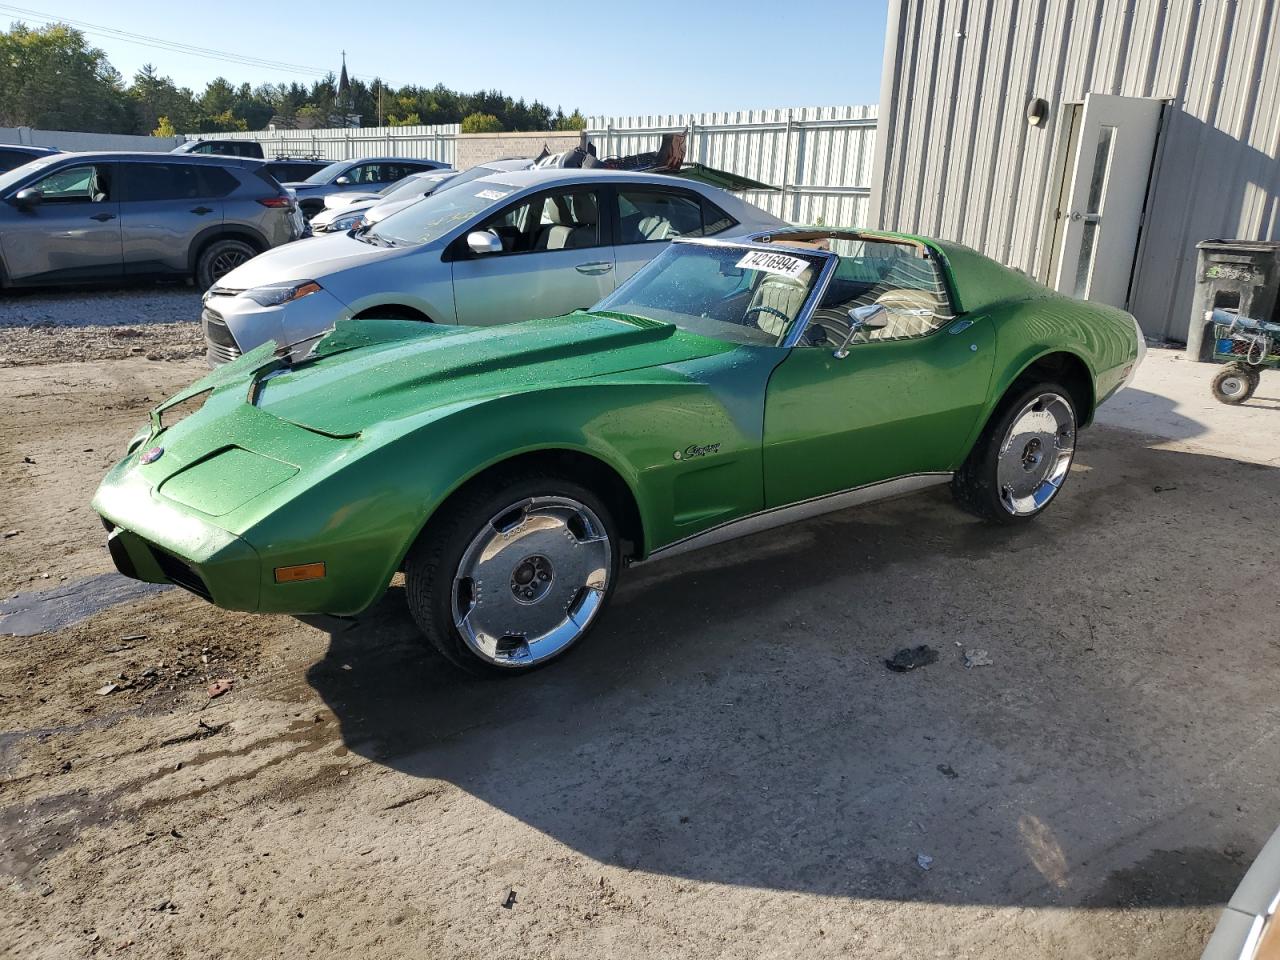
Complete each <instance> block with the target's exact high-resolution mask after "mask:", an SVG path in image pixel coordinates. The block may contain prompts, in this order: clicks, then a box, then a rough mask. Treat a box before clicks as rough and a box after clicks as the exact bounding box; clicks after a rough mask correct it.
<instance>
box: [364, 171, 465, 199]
mask: <svg viewBox="0 0 1280 960" xmlns="http://www.w3.org/2000/svg"><path fill="white" fill-rule="evenodd" d="M447 179H449V174H440V173H420V174H416V175H414V176H409V177H405V178H404V179H403V180H398V181H396V182H395V183H390V184H387V186H385V187H383V188H382V189H381V190H379V191H378V196H380V197H381V198H382V199H383V200H408V199H410V198H411V197H422V196H426V195H427V194H428V193H429V192H430V191H431V190H432V189H433V188H434V187H435V186H436V184H438V183H440V181H441V180H447Z"/></svg>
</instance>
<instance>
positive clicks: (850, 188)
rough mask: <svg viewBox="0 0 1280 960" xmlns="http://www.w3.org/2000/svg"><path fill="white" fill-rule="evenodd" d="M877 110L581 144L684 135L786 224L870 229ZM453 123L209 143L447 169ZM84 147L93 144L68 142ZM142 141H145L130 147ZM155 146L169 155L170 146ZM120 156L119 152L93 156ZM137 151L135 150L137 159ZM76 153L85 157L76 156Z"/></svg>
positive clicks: (618, 134)
mask: <svg viewBox="0 0 1280 960" xmlns="http://www.w3.org/2000/svg"><path fill="white" fill-rule="evenodd" d="M877 109H878V108H877V107H876V106H875V105H869V106H847V107H794V108H790V109H775V110H740V111H737V112H734V113H681V114H668V115H662V116H633V117H589V118H588V120H587V136H588V137H589V138H590V140H591V142H592V143H594V144H595V146H596V150H597V152H598V153H599V154H600V156H602V157H606V156H621V155H624V154H629V153H642V152H645V151H649V150H656V149H657V148H658V146H659V144H660V143H661V141H662V134H664V133H668V132H678V131H681V130H688V131H689V140H688V143H687V145H686V154H685V156H686V158H687V159H688V160H692V161H697V162H699V163H704V164H706V165H707V166H710V167H717V168H719V169H722V170H729V171H731V172H733V173H737V174H741V175H743V176H747V177H751V178H753V179H755V180H759V181H761V182H762V183H768V184H770V185H772V186H775V187H778V188H779V189H778V190H774V191H748V192H747V193H745V196H746V198H747V199H748V200H750V201H751V202H752V203H755V204H757V205H759V206H761V207H763V208H764V209H766V210H768V211H770V212H771V213H773V214H775V215H777V216H779V217H782V218H783V219H784V220H789V221H791V222H793V223H824V224H830V225H837V224H839V225H843V226H863V225H865V224H866V223H868V214H869V211H868V205H869V200H870V196H871V179H872V174H871V169H872V159H873V155H874V153H875V139H876V114H877ZM458 135H459V126H458V124H456V123H446V124H435V125H421V126H412V127H361V128H354V129H348V128H343V127H337V128H329V129H323V130H255V131H249V132H245V133H220V134H207V135H206V136H216V137H218V138H219V139H236V140H254V141H257V142H258V143H260V144H262V149H263V151H264V152H265V153H266V155H267V156H268V157H274V156H315V157H319V158H321V159H324V160H352V159H357V158H360V157H376V156H401V157H421V158H424V159H429V160H439V161H442V162H444V163H450V164H452V163H454V162H455V158H456V156H457V152H456V150H455V146H456V138H457V137H458ZM68 136H77V137H81V138H92V137H95V136H100V135H96V134H72V135H68ZM128 139H131V140H134V141H146V140H148V139H150V138H146V137H135V138H128ZM153 142H155V143H162V144H163V147H162V148H163V149H169V145H170V143H171V142H172V141H169V140H167V139H166V140H164V141H153ZM97 148H98V149H120V147H119V146H106V145H105V144H104V145H102V146H100V147H97ZM137 148H138V147H137V146H135V147H134V149H137ZM79 149H92V147H90V146H80V147H79Z"/></svg>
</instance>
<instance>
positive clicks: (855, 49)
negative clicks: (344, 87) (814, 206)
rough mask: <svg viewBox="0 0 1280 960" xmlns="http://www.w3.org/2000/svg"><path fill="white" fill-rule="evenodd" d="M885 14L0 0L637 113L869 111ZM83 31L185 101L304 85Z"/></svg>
mask: <svg viewBox="0 0 1280 960" xmlns="http://www.w3.org/2000/svg"><path fill="white" fill-rule="evenodd" d="M887 3H888V0H844V2H842V3H839V4H838V5H834V6H833V5H831V4H825V5H819V6H805V5H801V4H798V3H780V2H778V0H764V2H757V0H738V2H735V3H732V4H730V3H708V2H705V0H702V2H699V0H687V2H684V3H670V2H666V0H654V2H644V0H641V2H635V3H626V2H622V3H619V2H617V0H593V2H589V3H588V2H579V0H524V2H510V0H485V2H483V3H475V4H468V3H465V2H463V3H460V2H458V0H450V2H447V3H438V2H423V0H417V2H413V0H380V2H377V3H359V2H353V0H342V2H338V0H301V2H295V3H272V2H267V3H261V2H255V3H249V2H246V0H221V2H217V3H210V2H208V0H204V2H201V0H184V2H166V3H161V2H157V0H112V2H110V3H105V4H104V3H102V2H101V0H95V2H89V0H14V2H13V3H12V4H10V3H0V22H3V23H6V24H7V23H9V22H12V21H14V20H24V21H25V22H27V23H29V24H32V25H36V24H38V23H40V22H41V21H42V20H43V19H44V18H45V17H42V16H34V15H29V14H27V15H24V14H19V13H16V12H14V10H13V9H12V8H13V7H20V8H23V9H25V10H32V11H39V12H40V13H41V14H43V15H45V16H46V17H50V18H53V19H58V18H68V19H74V20H80V21H84V22H86V23H88V24H95V25H98V26H102V27H108V28H114V29H115V30H120V31H128V32H130V33H134V34H139V35H145V36H147V37H153V38H159V39H160V40H166V41H177V42H180V43H186V44H193V45H199V46H200V47H201V48H202V49H206V50H209V49H212V50H221V51H230V52H233V53H236V54H243V55H247V56H251V57H257V58H262V59H264V60H268V61H270V62H272V63H273V64H282V63H283V64H295V65H298V66H302V67H307V68H310V69H311V70H313V71H324V70H327V69H332V70H334V71H335V72H336V70H337V68H338V66H339V64H340V51H341V50H343V49H346V51H347V65H348V69H349V70H350V71H351V73H353V74H356V75H360V76H363V77H366V78H372V77H373V76H374V75H375V74H378V75H381V76H383V77H384V78H385V79H386V80H387V81H388V82H391V83H396V84H404V83H417V84H422V85H431V84H434V83H437V82H440V83H444V84H446V85H448V86H450V87H453V88H455V89H461V90H468V91H470V90H475V89H481V88H493V87H496V88H498V89H500V90H502V91H504V92H506V93H509V94H512V95H514V96H524V97H525V98H527V99H530V100H533V99H538V100H542V101H543V102H544V103H547V104H550V105H551V106H553V107H554V106H556V105H561V106H563V107H564V109H565V110H566V111H568V110H569V109H571V108H572V107H574V106H577V107H580V108H581V109H582V110H583V112H584V113H588V114H592V113H595V114H600V113H607V114H637V113H640V114H643V113H681V112H690V111H693V112H697V111H703V110H744V109H754V108H762V107H786V106H811V105H817V106H827V105H840V104H861V103H875V102H877V101H878V100H879V87H880V65H881V57H882V53H883V48H884V29H885V11H886V6H887ZM469 11H474V14H473V13H471V12H469ZM82 29H84V30H85V32H86V33H88V34H89V39H90V40H91V41H92V42H93V43H94V44H95V45H96V46H99V47H102V48H103V49H104V50H106V51H107V54H108V56H109V57H110V59H111V62H112V63H113V64H114V65H115V66H116V68H117V69H119V70H120V71H121V72H122V73H123V74H124V75H125V76H126V78H128V77H132V75H133V74H134V73H135V72H136V71H137V69H138V67H140V66H141V65H142V64H143V63H148V62H150V63H152V64H154V65H155V66H156V68H157V69H158V70H159V71H160V73H162V74H167V75H169V76H172V77H173V79H174V80H175V81H177V82H178V83H179V84H181V85H184V86H189V87H192V88H193V89H196V90H197V91H198V90H200V89H201V88H203V86H204V84H205V83H206V82H207V81H208V80H211V79H213V78H214V77H216V76H218V75H222V76H224V77H226V78H227V79H228V80H230V81H232V82H233V83H237V84H238V83H241V82H244V81H249V82H252V83H259V82H262V81H265V80H271V81H273V82H281V81H283V82H288V81H290V80H299V81H303V82H310V81H311V80H313V79H315V75H314V73H304V72H301V71H291V70H289V69H266V68H265V67H258V66H247V65H243V64H239V63H229V62H221V61H218V60H213V59H205V58H201V57H197V56H194V55H192V54H190V53H185V52H179V51H174V50H165V49H155V48H153V47H148V46H144V45H141V44H138V43H135V42H129V41H128V40H126V39H124V38H121V37H119V36H111V35H106V34H105V32H104V31H98V30H95V28H94V27H88V26H85V27H82Z"/></svg>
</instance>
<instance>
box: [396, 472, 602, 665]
mask: <svg viewBox="0 0 1280 960" xmlns="http://www.w3.org/2000/svg"><path fill="white" fill-rule="evenodd" d="M619 561H620V552H619V537H618V535H617V527H616V525H615V523H614V520H613V516H612V514H611V512H610V510H609V508H608V505H607V504H606V503H605V502H604V501H603V500H601V499H600V497H598V496H597V495H596V494H595V493H594V492H593V491H591V490H590V489H588V488H587V487H584V486H582V485H581V484H578V483H575V482H574V481H572V480H569V479H567V478H565V477H562V476H559V475H556V474H551V473H545V474H537V475H534V476H529V475H528V474H524V475H514V474H499V475H496V476H494V477H491V478H489V479H488V480H485V481H481V482H480V483H479V484H477V485H476V486H475V487H473V488H471V489H469V490H465V491H463V493H461V494H460V495H458V496H457V497H455V498H453V499H452V500H451V501H449V502H448V503H446V504H445V505H444V506H443V507H442V508H441V510H440V512H439V513H438V514H437V516H436V517H434V518H432V520H431V522H430V523H428V524H427V527H426V529H424V530H423V532H422V535H421V536H420V537H419V538H418V542H417V543H416V544H415V545H414V546H413V548H412V549H411V550H410V551H409V555H408V557H407V558H406V561H405V587H406V592H407V594H408V600H409V610H410V612H411V613H412V614H413V618H414V621H415V622H416V623H417V624H418V627H419V628H420V629H421V630H422V632H423V633H424V634H425V635H426V637H427V639H428V640H430V641H431V644H432V645H433V646H434V647H435V648H436V649H437V650H439V651H440V653H442V654H443V655H444V656H445V657H446V658H447V659H448V660H450V661H451V662H452V663H454V664H456V665H457V666H459V667H462V668H463V669H465V670H468V671H470V672H472V673H502V674H513V673H522V672H526V671H528V670H530V669H533V668H535V667H539V666H542V665H543V664H545V663H548V662H550V661H551V660H553V659H555V658H557V657H560V656H563V655H564V654H565V653H567V652H568V651H569V650H570V649H571V648H572V647H574V646H576V645H577V644H578V643H579V642H580V641H581V640H582V638H583V637H584V636H586V634H587V633H589V632H590V630H591V628H592V627H594V626H595V624H596V622H597V621H598V620H599V618H600V614H601V613H602V612H603V610H604V607H605V605H606V603H607V602H608V600H609V597H610V596H611V595H612V593H613V587H614V584H615V582H616V580H617V575H618V568H619Z"/></svg>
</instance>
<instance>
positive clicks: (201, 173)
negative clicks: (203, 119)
mask: <svg viewBox="0 0 1280 960" xmlns="http://www.w3.org/2000/svg"><path fill="white" fill-rule="evenodd" d="M302 228H303V220H302V215H301V213H300V211H299V210H298V209H297V204H296V202H295V201H294V199H293V198H292V197H291V196H290V195H289V192H288V191H287V190H285V189H284V188H283V187H282V186H280V184H279V183H277V182H276V181H275V179H273V178H272V177H271V175H270V174H268V173H266V172H264V171H263V170H262V162H261V161H260V160H259V161H255V160H243V159H239V158H236V157H211V156H193V155H182V156H175V155H173V154H164V153H59V154H54V155H53V156H49V157H43V158H40V159H38V160H35V161H33V162H31V163H28V164H26V165H24V166H22V167H19V168H17V169H15V170H11V171H9V172H8V173H5V174H0V285H3V286H39V285H45V284H52V283H74V282H81V281H93V280H112V279H125V278H130V277H163V276H188V277H194V278H195V281H196V283H197V284H199V286H200V289H202V290H203V289H206V288H208V287H211V286H212V285H213V283H214V282H215V281H216V280H217V279H218V278H219V277H221V276H222V275H223V274H225V273H228V272H230V271H231V270H234V269H235V268H236V267H238V266H240V265H241V264H243V263H244V262H245V261H247V260H249V259H251V258H252V257H254V256H256V255H257V254H259V253H261V252H262V251H264V250H267V249H269V248H271V247H274V246H278V245H279V244H282V243H287V242H289V241H290V240H295V239H297V237H298V236H299V235H300V234H301V232H302Z"/></svg>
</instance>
